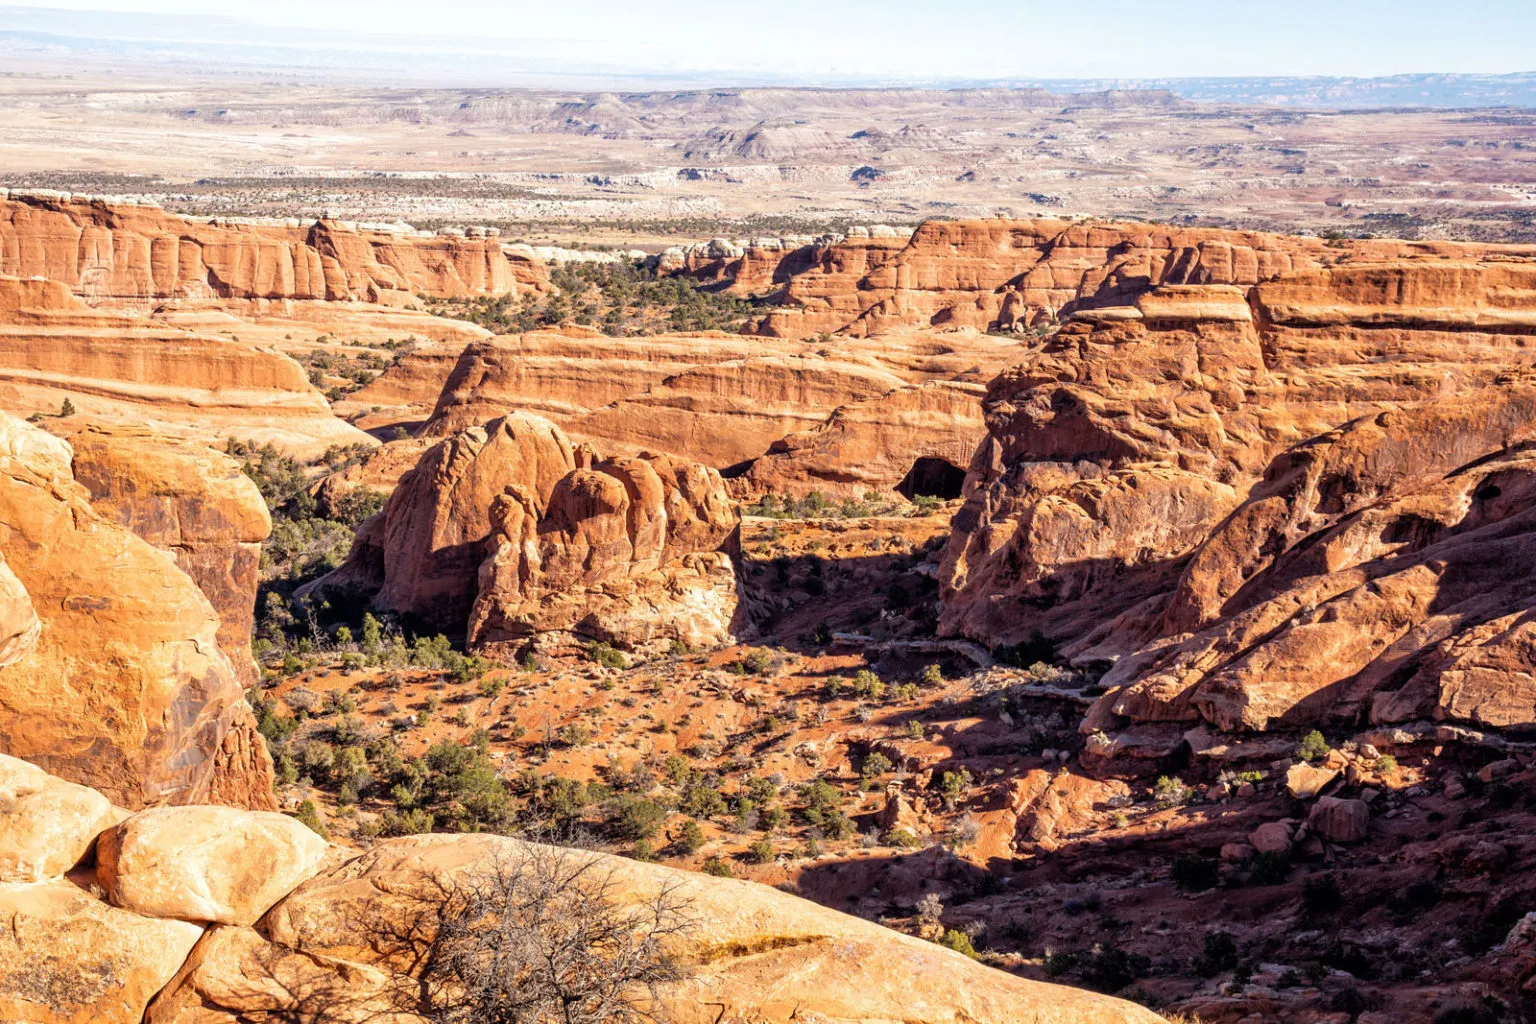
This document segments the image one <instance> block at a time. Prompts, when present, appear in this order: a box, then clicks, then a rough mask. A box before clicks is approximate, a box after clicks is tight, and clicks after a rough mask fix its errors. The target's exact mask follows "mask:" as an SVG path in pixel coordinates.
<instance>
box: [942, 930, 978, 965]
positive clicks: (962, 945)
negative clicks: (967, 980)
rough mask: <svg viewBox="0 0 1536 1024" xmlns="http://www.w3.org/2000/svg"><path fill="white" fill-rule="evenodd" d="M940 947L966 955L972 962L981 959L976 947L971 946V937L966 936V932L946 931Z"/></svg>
mask: <svg viewBox="0 0 1536 1024" xmlns="http://www.w3.org/2000/svg"><path fill="white" fill-rule="evenodd" d="M939 945H941V946H943V947H944V948H945V949H952V950H954V951H955V952H956V953H964V954H965V955H966V956H968V957H970V958H971V959H972V960H980V959H981V954H979V953H977V952H976V947H975V946H973V945H972V944H971V937H970V936H969V935H967V934H965V932H962V931H958V930H956V929H954V928H949V929H947V930H945V932H944V934H943V935H942V936H940V938H939Z"/></svg>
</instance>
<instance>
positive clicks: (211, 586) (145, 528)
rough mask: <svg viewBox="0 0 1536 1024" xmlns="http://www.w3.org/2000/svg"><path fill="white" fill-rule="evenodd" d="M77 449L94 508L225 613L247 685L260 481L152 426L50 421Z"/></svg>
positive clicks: (225, 637) (251, 669)
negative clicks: (156, 552) (170, 562)
mask: <svg viewBox="0 0 1536 1024" xmlns="http://www.w3.org/2000/svg"><path fill="white" fill-rule="evenodd" d="M48 425H49V426H50V427H51V428H52V432H53V433H55V434H58V435H59V436H61V437H64V438H65V439H66V440H68V441H69V443H70V447H71V448H72V449H73V450H74V475H75V480H76V481H77V482H78V483H80V484H81V485H82V486H84V487H85V489H86V490H87V491H88V492H89V493H90V496H91V497H90V500H91V507H92V508H93V509H95V510H96V512H97V513H99V514H100V515H102V516H104V517H106V518H107V519H110V520H113V521H114V522H117V523H119V524H120V525H122V526H126V527H127V528H128V529H130V530H132V531H133V532H134V533H136V534H138V535H139V536H140V537H142V538H144V539H145V540H147V541H149V542H150V543H151V544H153V545H154V546H155V547H157V548H159V549H160V550H162V551H164V552H166V553H167V554H169V555H170V556H171V557H172V558H174V559H175V560H176V564H177V565H179V566H180V567H181V568H182V570H183V571H184V572H186V574H187V575H188V576H191V577H192V579H193V581H194V582H195V583H196V584H197V585H198V587H199V588H200V589H201V590H202V592H203V593H204V594H206V595H207V597H208V600H209V601H211V602H213V607H214V609H215V610H216V611H217V612H218V613H219V646H220V647H221V648H223V650H224V653H225V654H226V655H228V656H229V661H230V664H231V665H233V666H234V668H235V671H236V673H237V674H238V675H239V677H240V682H241V685H242V686H244V687H250V686H254V685H255V684H256V681H257V671H256V663H255V662H254V661H253V660H252V659H251V633H252V630H253V628H254V627H255V615H256V588H257V585H258V584H259V583H260V581H261V573H260V570H261V542H262V541H264V540H266V539H267V535H268V534H269V533H271V532H272V518H271V516H270V515H269V514H268V512H267V505H266V502H265V501H264V500H263V499H262V496H261V491H260V490H258V489H257V487H256V484H255V483H254V482H253V481H252V480H251V479H250V478H249V477H248V476H246V475H245V474H244V473H243V472H241V470H240V464H239V463H238V462H236V461H235V460H234V459H231V458H229V457H228V456H226V455H222V454H220V453H219V452H215V451H213V450H211V449H209V448H207V447H204V446H202V445H199V444H195V443H191V442H187V441H182V440H178V439H176V438H171V437H166V436H164V435H161V434H157V433H155V432H153V431H150V430H145V429H142V428H138V429H134V428H128V427H103V426H86V425H85V424H83V423H82V422H81V419H80V417H74V418H71V419H67V420H58V421H54V422H53V423H50V424H48Z"/></svg>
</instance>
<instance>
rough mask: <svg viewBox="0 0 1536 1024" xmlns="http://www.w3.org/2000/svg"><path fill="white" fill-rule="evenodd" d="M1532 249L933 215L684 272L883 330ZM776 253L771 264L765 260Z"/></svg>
mask: <svg viewBox="0 0 1536 1024" xmlns="http://www.w3.org/2000/svg"><path fill="white" fill-rule="evenodd" d="M1530 251H1531V247H1530V246H1486V245H1464V244H1458V243H1443V242H1401V241H1391V240H1359V239H1347V240H1337V241H1324V240H1322V239H1317V238H1301V237H1296V236H1291V235H1277V234H1268V233H1264V232H1247V231H1229V230H1223V229H1217V228H1166V227H1160V226H1154V225H1148V224H1123V223H1113V222H1075V221H1065V220H1025V221H1009V220H985V221H928V222H925V223H924V224H922V225H920V226H919V227H918V228H917V230H916V231H915V232H913V233H912V234H911V236H910V237H908V238H902V237H899V236H895V235H894V233H892V234H890V235H882V236H880V237H872V236H871V235H870V233H869V232H867V231H866V232H864V233H862V234H859V235H856V236H851V237H848V238H844V239H823V240H820V241H818V242H817V243H815V244H813V245H810V246H806V247H801V248H799V249H790V250H783V249H779V248H770V249H756V248H752V247H748V248H747V249H745V250H743V251H742V252H741V253H739V254H728V255H729V256H730V258H727V256H725V255H722V256H721V257H719V258H713V259H712V258H710V257H709V256H708V254H707V253H700V254H698V255H696V256H694V257H693V258H691V259H688V260H683V261H680V262H679V265H678V266H677V267H676V268H675V272H680V273H690V274H693V275H694V276H696V277H699V278H701V279H703V280H706V281H715V280H729V281H736V280H737V279H738V278H737V275H739V280H740V281H741V282H742V286H741V290H745V291H749V292H751V291H761V290H762V288H763V286H764V283H765V282H771V283H772V284H773V285H774V289H773V290H772V291H771V292H770V293H769V294H771V295H772V296H773V298H774V299H775V300H776V301H777V302H779V303H780V304H781V306H780V308H775V309H772V310H770V311H769V312H768V313H767V314H765V315H764V316H763V317H762V318H761V320H760V321H759V322H758V323H757V325H756V327H755V330H756V331H757V332H758V333H761V334H767V335H771V336H775V337H790V338H804V337H811V336H814V335H818V334H823V333H829V332H841V333H846V334H853V335H874V334H878V333H880V332H882V331H887V330H890V329H892V328H897V327H905V328H911V327H922V326H945V325H952V326H969V327H975V328H977V329H979V330H988V329H997V328H1001V329H1004V330H1006V329H1010V328H1012V327H1014V326H1015V325H1020V326H1026V327H1027V326H1033V325H1036V324H1039V323H1044V322H1048V321H1050V320H1052V319H1053V318H1055V317H1057V316H1060V315H1064V314H1067V313H1071V312H1073V311H1075V310H1077V309H1083V308H1090V307H1096V306H1116V305H1124V304H1127V303H1129V302H1131V301H1133V300H1134V299H1135V298H1136V297H1137V296H1139V295H1141V294H1142V293H1144V292H1146V291H1147V290H1148V289H1149V288H1153V287H1157V286H1160V285H1236V286H1239V287H1243V288H1248V287H1252V286H1253V285H1256V284H1259V283H1261V282H1265V281H1271V280H1274V279H1275V278H1278V277H1280V276H1282V275H1287V274H1294V273H1297V272H1300V271H1310V270H1318V269H1322V268H1327V267H1329V266H1332V265H1336V264H1338V263H1339V262H1340V261H1343V260H1355V261H1364V262H1387V261H1396V260H1403V259H1418V258H1425V257H1442V256H1443V257H1452V258H1464V259H1479V258H1482V257H1486V256H1490V255H1495V254H1499V253H1517V254H1518V253H1529V252H1530ZM764 264H771V265H772V267H773V269H772V270H764V269H763V268H762V267H763V265H764Z"/></svg>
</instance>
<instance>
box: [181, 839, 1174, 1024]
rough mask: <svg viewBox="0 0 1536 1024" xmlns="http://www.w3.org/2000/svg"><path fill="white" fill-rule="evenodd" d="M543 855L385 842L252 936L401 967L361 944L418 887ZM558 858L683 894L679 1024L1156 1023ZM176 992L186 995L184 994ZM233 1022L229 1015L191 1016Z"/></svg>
mask: <svg viewBox="0 0 1536 1024" xmlns="http://www.w3.org/2000/svg"><path fill="white" fill-rule="evenodd" d="M539 850H540V848H537V847H531V846H529V845H527V844H523V843H521V842H519V841H518V840H513V839H507V838H502V837H497V836H486V835H471V836H446V835H440V836H412V837H407V838H404V839H394V840H388V841H385V842H382V843H378V844H376V845H375V846H374V847H373V848H372V849H371V850H369V851H368V852H367V853H364V854H362V855H361V856H359V857H356V858H354V859H353V860H351V861H349V862H347V863H346V864H343V865H339V866H337V867H335V868H332V869H330V870H328V871H325V872H322V873H321V874H319V875H317V876H315V877H314V878H312V879H310V880H309V881H308V882H306V883H304V884H303V885H302V886H300V887H299V888H298V890H296V891H295V892H294V893H293V894H292V895H291V896H289V897H288V898H287V899H285V900H283V901H282V902H281V903H279V904H278V905H277V906H276V907H274V908H273V909H272V911H271V913H270V914H269V915H268V916H267V917H266V919H265V920H264V921H263V922H262V932H263V934H264V935H265V937H266V938H268V939H269V940H270V941H271V942H272V943H273V944H274V945H277V946H280V947H284V948H286V949H292V950H297V951H299V952H301V953H304V954H305V955H306V956H309V957H311V958H314V959H315V961H316V962H317V963H330V964H339V963H347V964H358V965H363V966H371V967H383V966H384V965H385V963H386V962H389V963H390V964H391V965H392V969H393V970H396V971H407V972H408V971H409V969H410V968H409V966H408V965H407V964H405V963H404V962H402V961H391V960H390V958H388V957H387V956H384V955H383V954H381V952H380V950H381V949H382V948H383V946H384V945H387V944H380V943H378V942H376V941H371V939H370V936H372V935H375V934H376V930H377V929H384V930H385V931H386V932H388V933H392V934H399V928H400V924H401V921H402V920H405V919H407V918H408V917H409V909H410V908H411V907H412V906H414V905H415V904H414V902H413V900H414V898H415V897H416V896H418V895H419V894H422V893H430V892H440V891H441V887H443V886H449V887H451V886H453V885H455V884H459V883H461V882H462V881H463V880H464V879H465V878H467V877H470V875H471V874H472V873H473V872H474V871H475V870H476V869H478V868H483V867H485V866H486V865H488V864H493V863H495V862H496V860H497V858H501V859H502V860H503V861H504V862H507V863H512V864H515V863H516V862H517V860H518V858H522V857H527V856H529V855H531V854H535V853H538V852H539ZM549 852H550V851H549V850H548V849H547V848H545V849H544V850H543V853H544V854H545V855H548V854H549ZM565 856H570V857H575V858H580V859H582V860H586V859H590V860H591V861H593V862H595V867H594V870H598V871H600V872H601V873H603V874H604V875H605V876H606V877H607V878H608V879H609V880H610V881H611V884H612V890H611V891H612V893H613V894H614V896H615V898H616V899H618V900H620V901H622V902H630V901H636V900H644V899H647V898H649V897H650V896H652V895H654V894H655V893H656V892H657V891H658V890H659V889H661V888H663V887H666V888H669V889H670V890H671V892H672V893H673V894H674V895H675V896H676V897H678V898H681V899H682V900H684V901H685V902H686V904H687V907H688V914H689V916H690V918H691V919H692V920H694V921H696V922H698V924H697V926H695V927H694V928H693V929H690V930H689V931H687V932H686V933H685V934H684V935H683V936H681V937H679V938H678V939H677V940H676V944H675V946H674V950H675V952H676V954H677V955H678V956H679V957H680V958H681V959H682V960H683V961H684V962H685V963H686V964H687V965H688V966H689V969H690V971H689V976H688V977H686V978H685V979H683V980H681V981H676V982H669V983H665V984H662V985H660V986H658V988H657V990H656V995H657V998H658V1001H659V1004H660V1005H659V1006H658V1007H657V1009H659V1010H660V1011H662V1012H664V1013H665V1014H666V1015H667V1016H669V1017H670V1018H671V1019H673V1020H674V1021H676V1022H677V1024H713V1022H716V1021H721V1020H765V1019H766V1020H787V1019H789V1018H790V1017H804V1016H811V1017H815V1018H816V1019H821V1020H832V1021H841V1022H849V1024H854V1022H859V1024H875V1022H880V1021H890V1020H904V1021H914V1022H934V1024H938V1022H952V1021H955V1020H967V1021H973V1022H976V1024H1005V1022H1009V1024H1011V1022H1014V1021H1018V1020H1020V1019H1021V1018H1023V1019H1029V1020H1032V1021H1038V1022H1040V1024H1069V1022H1070V1024H1109V1022H1113V1024H1143V1022H1144V1024H1155V1022H1156V1021H1157V1020H1158V1018H1157V1017H1156V1015H1154V1014H1152V1013H1151V1012H1150V1011H1147V1010H1145V1009H1143V1008H1141V1007H1139V1006H1136V1005H1134V1004H1131V1003H1127V1002H1123V1001H1121V1000H1117V999H1113V998H1111V997H1108V996H1101V995H1097V994H1094V993H1090V992H1086V991H1082V990H1079V989H1070V988H1065V987H1062V986H1058V985H1050V984H1045V983H1041V982H1035V981H1028V980H1025V979H1022V978H1019V977H1017V976H1014V975H1011V974H1006V973H1003V972H1001V971H996V970H993V969H991V968H988V967H985V966H983V965H981V964H979V963H977V962H976V961H974V960H970V959H969V958H967V957H964V956H962V955H960V954H958V953H954V952H951V951H949V950H946V949H944V948H942V947H940V946H938V945H936V944H934V943H931V942H924V941H922V940H919V939H915V938H912V937H910V936H905V935H901V934H899V933H897V932H893V931H890V930H888V929H885V928H882V927H880V926H879V925H876V924H873V923H871V922H867V921H863V920H860V919H858V918H854V917H849V916H846V915H843V914H840V913H838V912H836V911H832V910H828V909H826V908H824V907H820V906H817V905H815V904H812V903H810V902H807V901H805V900H801V899H798V898H796V897H793V896H789V895H787V894H785V893H782V892H779V891H777V890H775V889H771V888H768V887H766V886H762V885H757V884H755V883H751V882H742V881H737V880H734V879H720V878H713V877H710V876H707V875H702V874H694V873H691V872H682V871H677V870H676V869H672V868H666V867H662V866H660V865H655V864H643V863H640V862H638V861H632V860H627V859H623V858H617V857H610V856H605V855H601V854H592V853H584V852H570V853H567V854H565ZM219 984H220V979H219V978H218V977H217V976H216V973H215V971H214V969H213V968H211V967H210V968H204V969H202V970H193V971H190V972H188V973H187V974H186V975H184V976H183V978H181V979H179V980H178V985H179V986H180V987H181V988H182V989H184V990H191V991H193V992H195V993H196V996H195V998H196V999H198V1000H199V1001H201V1002H202V1003H203V1005H205V1006H210V1009H212V1008H216V1001H215V1000H213V999H210V994H211V993H214V992H216V991H217V987H218V985H219ZM167 998H170V995H168V997H167ZM186 998H187V1002H188V1003H190V1002H191V1001H192V999H193V998H194V997H192V996H190V995H189V996H188V997H186ZM210 1004H212V1005H210ZM342 1016H343V1019H359V1018H356V1017H347V1016H346V1015H345V1014H343V1015H342ZM165 1019H169V1018H165ZM233 1019H234V1013H233V1012H226V1013H225V1014H224V1015H223V1016H222V1017H204V1018H201V1020H205V1021H210V1022H211V1021H212V1020H221V1021H232V1020H233Z"/></svg>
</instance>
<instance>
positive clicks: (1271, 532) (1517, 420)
mask: <svg viewBox="0 0 1536 1024" xmlns="http://www.w3.org/2000/svg"><path fill="white" fill-rule="evenodd" d="M1533 286H1536V260H1521V259H1514V258H1510V259H1505V260H1493V259H1487V260H1481V261H1470V260H1466V259H1449V258H1446V259H1441V258H1425V259H1411V260H1398V261H1395V262H1392V263H1378V262H1358V263H1357V262H1354V261H1350V262H1347V263H1345V264H1342V265H1336V266H1333V267H1328V268H1317V269H1312V270H1305V271H1301V272H1296V273H1290V274H1285V275H1281V276H1280V277H1279V278H1277V279H1276V280H1274V281H1270V282H1265V283H1262V284H1259V285H1257V286H1256V287H1253V288H1251V289H1248V290H1247V291H1246V294H1245V292H1244V291H1243V290H1241V289H1238V288H1235V287H1212V286H1181V287H1174V288H1169V287H1161V288H1157V289H1154V290H1153V291H1150V292H1147V293H1145V294H1143V295H1141V296H1139V297H1138V298H1137V299H1136V301H1135V303H1134V305H1131V306H1124V307H1109V308H1099V309H1093V310H1085V311H1083V312H1082V313H1080V314H1078V315H1077V316H1074V317H1072V318H1071V319H1070V320H1069V321H1068V322H1067V323H1066V324H1065V325H1064V326H1063V327H1062V329H1061V330H1060V331H1059V332H1057V333H1056V334H1054V335H1053V336H1050V337H1048V338H1046V339H1044V340H1042V341H1040V342H1039V343H1037V344H1035V345H1033V346H1032V347H1031V349H1030V352H1029V355H1028V357H1027V358H1026V359H1025V360H1024V361H1022V362H1021V363H1020V364H1018V365H1017V366H1014V367H1012V368H1010V369H1009V370H1008V371H1006V372H1005V373H1003V374H1001V375H999V376H998V377H997V378H996V379H995V380H993V381H992V382H991V384H990V385H989V386H988V391H987V397H986V399H985V400H984V403H983V408H984V410H985V415H986V421H987V426H988V436H987V439H986V440H985V441H984V442H983V443H982V445H981V446H980V447H979V448H978V449H977V451H976V453H975V457H974V460H973V462H972V465H971V470H970V474H969V477H968V479H967V482H966V493H967V501H966V504H965V506H964V508H963V509H962V511H961V512H960V513H959V514H958V515H957V517H956V519H955V522H954V528H953V533H952V536H951V539H950V542H949V544H948V546H947V548H946V551H945V555H944V560H943V565H942V570H941V583H942V586H943V590H944V603H945V609H944V614H943V619H942V622H941V630H942V631H943V632H946V633H950V634H962V635H966V636H970V637H973V638H976V639H980V640H983V641H985V642H987V643H991V644H1000V643H1015V642H1019V641H1023V640H1026V639H1029V638H1030V637H1031V636H1032V635H1034V634H1037V633H1038V634H1040V635H1042V636H1043V637H1044V638H1045V639H1047V640H1049V641H1052V642H1053V643H1055V644H1057V645H1058V647H1059V648H1060V649H1061V650H1062V652H1063V654H1064V655H1066V656H1067V657H1069V658H1071V659H1073V660H1074V661H1075V662H1076V663H1078V664H1081V665H1093V666H1097V667H1099V668H1100V669H1106V668H1107V669H1108V674H1107V675H1106V676H1105V678H1104V680H1103V682H1104V685H1106V686H1108V687H1110V688H1111V692H1110V693H1108V694H1107V695H1106V696H1105V697H1103V698H1102V699H1101V700H1100V702H1099V703H1098V705H1097V706H1096V707H1095V709H1094V710H1093V712H1092V713H1091V714H1090V715H1089V717H1088V719H1087V721H1086V722H1085V724H1084V730H1085V731H1087V732H1089V733H1091V734H1093V736H1094V739H1093V741H1091V742H1090V747H1089V755H1090V756H1091V757H1110V756H1114V755H1115V754H1117V753H1122V752H1124V751H1126V750H1128V749H1130V748H1132V747H1135V748H1136V749H1137V750H1138V751H1139V752H1140V753H1143V754H1144V753H1147V752H1149V751H1150V752H1155V751H1157V750H1159V749H1161V750H1163V751H1165V752H1170V751H1171V750H1172V749H1173V747H1174V746H1176V745H1177V744H1178V743H1179V741H1180V736H1181V734H1182V732H1183V731H1184V730H1185V729H1188V728H1189V727H1191V726H1193V725H1196V724H1198V723H1205V724H1207V725H1209V726H1211V727H1215V728H1219V729H1223V730H1266V729H1272V728H1295V727H1306V726H1310V725H1314V724H1319V723H1328V722H1339V723H1346V722H1347V723H1351V724H1354V723H1364V722H1375V723H1393V722H1402V721H1407V720H1409V719H1414V718H1452V719H1457V720H1461V721H1464V722H1472V723H1474V724H1480V725H1493V724H1498V725H1503V726H1529V725H1531V724H1536V719H1532V717H1531V715H1530V713H1529V711H1528V710H1525V709H1526V708H1527V707H1528V706H1529V703H1530V701H1529V695H1528V694H1525V693H1524V689H1523V687H1522V686H1521V685H1520V684H1519V682H1518V678H1519V676H1518V675H1516V676H1511V677H1505V681H1504V682H1503V683H1499V684H1495V683H1493V682H1492V681H1491V680H1492V679H1493V678H1494V673H1495V672H1497V671H1500V670H1503V671H1506V672H1516V673H1525V672H1528V671H1529V669H1530V667H1531V665H1530V663H1529V659H1526V661H1525V662H1524V663H1522V661H1521V659H1522V657H1523V656H1524V655H1523V654H1522V653H1521V652H1525V653H1529V651H1530V650H1531V648H1530V647H1529V646H1528V642H1527V641H1526V639H1525V638H1524V629H1525V627H1524V621H1525V618H1526V617H1528V616H1529V614H1530V612H1531V606H1532V593H1531V592H1529V589H1528V587H1527V585H1526V584H1525V582H1524V581H1525V579H1526V578H1527V573H1528V569H1527V567H1526V566H1525V561H1526V557H1525V555H1526V552H1527V551H1528V550H1529V549H1530V544H1529V537H1528V536H1527V531H1528V529H1529V526H1528V523H1527V521H1528V519H1529V517H1530V515H1531V514H1533V512H1536V510H1533V509H1532V508H1531V506H1530V501H1529V498H1530V487H1529V483H1528V479H1527V474H1528V471H1529V467H1528V465H1527V463H1528V461H1529V460H1528V457H1527V455H1528V453H1527V452H1526V449H1527V447H1528V446H1529V444H1530V443H1531V439H1532V430H1533V428H1532V416H1533V414H1536V407H1533V405H1532V396H1531V366H1532V364H1533V363H1536V354H1533V349H1532V342H1533V340H1536V291H1533ZM1492 666H1498V668H1493V667H1492ZM1138 723H1142V724H1145V723H1168V724H1167V725H1165V726H1162V727H1161V728H1163V729H1164V731H1163V732H1162V733H1157V731H1156V728H1153V729H1150V730H1149V729H1147V728H1140V729H1139V730H1137V731H1135V732H1134V734H1131V733H1127V734H1125V735H1124V736H1121V735H1120V734H1119V733H1118V732H1117V730H1122V729H1124V728H1125V727H1126V726H1128V725H1133V726H1134V725H1137V724H1138ZM1174 723H1177V724H1174ZM1158 736H1161V739H1158V738H1156V737H1158Z"/></svg>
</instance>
